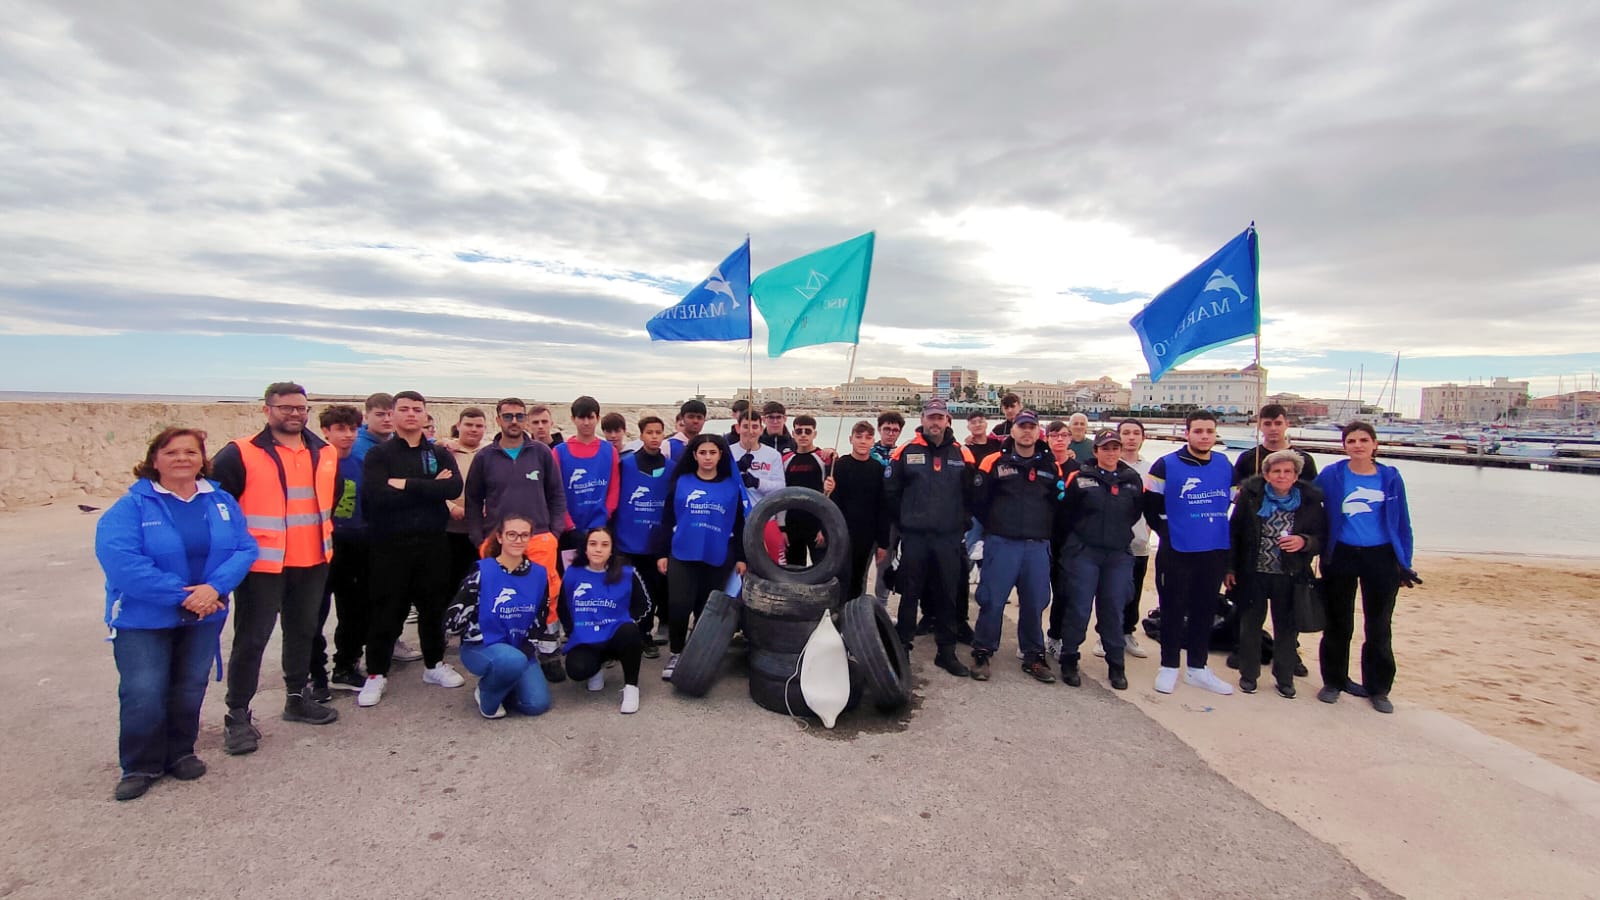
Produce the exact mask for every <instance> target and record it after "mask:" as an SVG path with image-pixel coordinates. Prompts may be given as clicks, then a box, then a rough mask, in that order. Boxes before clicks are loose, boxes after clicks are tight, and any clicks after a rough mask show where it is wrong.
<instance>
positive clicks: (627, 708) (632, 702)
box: [622, 684, 639, 716]
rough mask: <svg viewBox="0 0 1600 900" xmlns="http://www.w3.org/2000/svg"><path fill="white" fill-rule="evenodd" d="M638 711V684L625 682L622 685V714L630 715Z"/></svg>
mask: <svg viewBox="0 0 1600 900" xmlns="http://www.w3.org/2000/svg"><path fill="white" fill-rule="evenodd" d="M638 711H639V686H638V685H636V684H625V685H623V686H622V714H623V715H625V716H631V715H633V714H634V713H636V712H638Z"/></svg>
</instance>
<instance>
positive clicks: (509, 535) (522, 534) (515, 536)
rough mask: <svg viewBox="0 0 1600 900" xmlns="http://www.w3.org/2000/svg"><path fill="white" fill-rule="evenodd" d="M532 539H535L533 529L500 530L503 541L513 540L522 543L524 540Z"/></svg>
mask: <svg viewBox="0 0 1600 900" xmlns="http://www.w3.org/2000/svg"><path fill="white" fill-rule="evenodd" d="M532 539H533V532H531V531H502V532H500V540H502V541H511V542H514V543H518V544H520V543H522V542H524V541H530V540H532Z"/></svg>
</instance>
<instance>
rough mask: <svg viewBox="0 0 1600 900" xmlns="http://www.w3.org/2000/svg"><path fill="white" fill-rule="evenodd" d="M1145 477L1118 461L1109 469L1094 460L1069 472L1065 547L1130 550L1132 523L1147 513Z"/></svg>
mask: <svg viewBox="0 0 1600 900" xmlns="http://www.w3.org/2000/svg"><path fill="white" fill-rule="evenodd" d="M1143 493H1144V480H1143V478H1141V477H1140V475H1139V470H1138V469H1135V468H1134V467H1133V466H1130V465H1128V464H1127V463H1125V462H1121V461H1118V462H1117V471H1115V472H1106V471H1104V470H1102V469H1101V468H1100V466H1099V464H1098V463H1095V462H1093V461H1090V462H1087V463H1085V464H1083V466H1081V467H1079V468H1078V469H1077V470H1075V471H1072V472H1068V473H1067V478H1066V487H1065V494H1066V496H1065V497H1064V498H1063V499H1062V503H1061V518H1062V522H1063V524H1064V526H1065V528H1066V530H1067V541H1066V545H1065V550H1066V552H1068V553H1071V552H1072V551H1073V549H1074V548H1077V547H1090V548H1093V549H1095V550H1128V548H1129V546H1130V545H1131V544H1132V543H1133V526H1134V524H1135V523H1137V522H1138V521H1139V517H1140V516H1141V515H1143V514H1144V497H1143Z"/></svg>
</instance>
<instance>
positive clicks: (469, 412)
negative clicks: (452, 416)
mask: <svg viewBox="0 0 1600 900" xmlns="http://www.w3.org/2000/svg"><path fill="white" fill-rule="evenodd" d="M487 418H489V417H488V416H486V415H484V414H483V409H482V408H481V407H477V406H469V407H467V408H466V409H463V410H462V411H461V414H460V415H458V416H456V421H457V422H460V421H461V420H462V419H487Z"/></svg>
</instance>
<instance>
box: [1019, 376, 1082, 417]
mask: <svg viewBox="0 0 1600 900" xmlns="http://www.w3.org/2000/svg"><path fill="white" fill-rule="evenodd" d="M1006 388H1007V390H1009V391H1010V392H1011V393H1013V394H1016V395H1017V396H1018V397H1019V398H1021V399H1022V405H1023V407H1024V408H1025V409H1034V410H1039V409H1050V410H1057V409H1066V408H1067V403H1068V402H1069V401H1070V400H1071V398H1072V395H1071V394H1070V393H1069V392H1068V390H1067V386H1066V385H1064V384H1061V383H1059V382H1057V383H1056V384H1043V383H1041V382H1038V381H1018V382H1015V383H1013V384H1008V385H1006Z"/></svg>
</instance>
